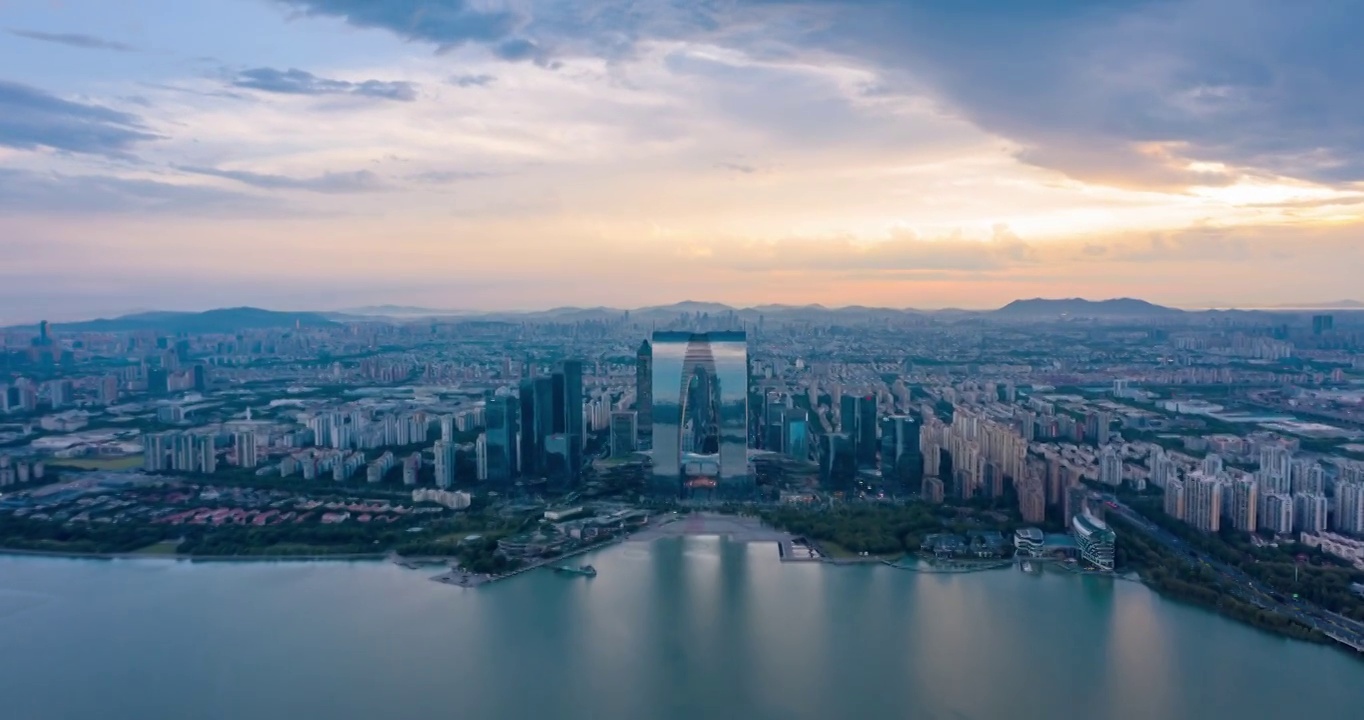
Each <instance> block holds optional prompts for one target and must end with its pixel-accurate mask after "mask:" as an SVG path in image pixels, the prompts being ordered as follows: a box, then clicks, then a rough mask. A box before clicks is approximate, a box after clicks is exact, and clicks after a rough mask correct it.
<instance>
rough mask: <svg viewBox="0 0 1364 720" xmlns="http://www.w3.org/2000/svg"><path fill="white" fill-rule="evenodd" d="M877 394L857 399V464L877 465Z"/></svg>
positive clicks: (864, 465)
mask: <svg viewBox="0 0 1364 720" xmlns="http://www.w3.org/2000/svg"><path fill="white" fill-rule="evenodd" d="M877 449H878V448H877V446H876V396H875V395H871V394H868V395H863V396H862V397H860V398H858V399H857V464H858V465H859V466H861V467H876V451H877Z"/></svg>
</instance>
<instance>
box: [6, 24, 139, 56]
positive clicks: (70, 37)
mask: <svg viewBox="0 0 1364 720" xmlns="http://www.w3.org/2000/svg"><path fill="white" fill-rule="evenodd" d="M5 32H7V33H9V34H10V35H13V36H15V37H21V38H27V39H29V40H38V41H40V42H49V43H56V44H57V45H66V46H67V47H74V48H81V49H83V50H114V51H116V52H137V48H135V47H133V46H132V45H125V44H124V43H121V42H116V41H114V40H105V39H104V38H98V37H95V36H94V35H82V34H81V33H48V32H40V31H38V30H16V29H14V28H10V29H7V30H5Z"/></svg>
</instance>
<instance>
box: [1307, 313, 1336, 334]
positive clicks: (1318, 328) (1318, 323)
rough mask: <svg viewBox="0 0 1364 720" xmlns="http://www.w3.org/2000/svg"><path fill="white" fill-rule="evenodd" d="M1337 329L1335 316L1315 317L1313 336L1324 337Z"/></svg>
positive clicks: (1313, 320) (1313, 317)
mask: <svg viewBox="0 0 1364 720" xmlns="http://www.w3.org/2000/svg"><path fill="white" fill-rule="evenodd" d="M1335 327H1336V318H1335V316H1333V315H1313V316H1312V334H1313V335H1323V334H1325V333H1328V332H1330V331H1331V330H1333V329H1335Z"/></svg>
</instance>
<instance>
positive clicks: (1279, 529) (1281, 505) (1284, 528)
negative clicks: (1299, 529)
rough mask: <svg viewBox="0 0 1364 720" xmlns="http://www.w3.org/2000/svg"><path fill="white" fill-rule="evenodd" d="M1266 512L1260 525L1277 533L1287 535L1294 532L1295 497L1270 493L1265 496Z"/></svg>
mask: <svg viewBox="0 0 1364 720" xmlns="http://www.w3.org/2000/svg"><path fill="white" fill-rule="evenodd" d="M1264 506H1265V513H1264V517H1262V518H1260V527H1262V528H1265V529H1266V530H1270V531H1273V532H1274V534H1276V535H1287V534H1289V533H1291V532H1293V498H1291V497H1289V496H1288V495H1287V494H1278V493H1275V494H1273V495H1269V496H1267V497H1265V502H1264Z"/></svg>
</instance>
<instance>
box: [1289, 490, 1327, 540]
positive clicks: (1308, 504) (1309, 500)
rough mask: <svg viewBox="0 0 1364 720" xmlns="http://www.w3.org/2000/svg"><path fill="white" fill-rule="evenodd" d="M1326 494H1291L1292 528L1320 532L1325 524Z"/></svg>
mask: <svg viewBox="0 0 1364 720" xmlns="http://www.w3.org/2000/svg"><path fill="white" fill-rule="evenodd" d="M1327 507H1328V505H1327V503H1326V496H1324V495H1319V494H1315V495H1314V494H1308V493H1304V494H1302V495H1295V496H1293V528H1294V529H1295V530H1297V531H1299V532H1305V533H1313V534H1316V533H1320V532H1322V531H1324V530H1325V529H1326V524H1327V512H1326V511H1327Z"/></svg>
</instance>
